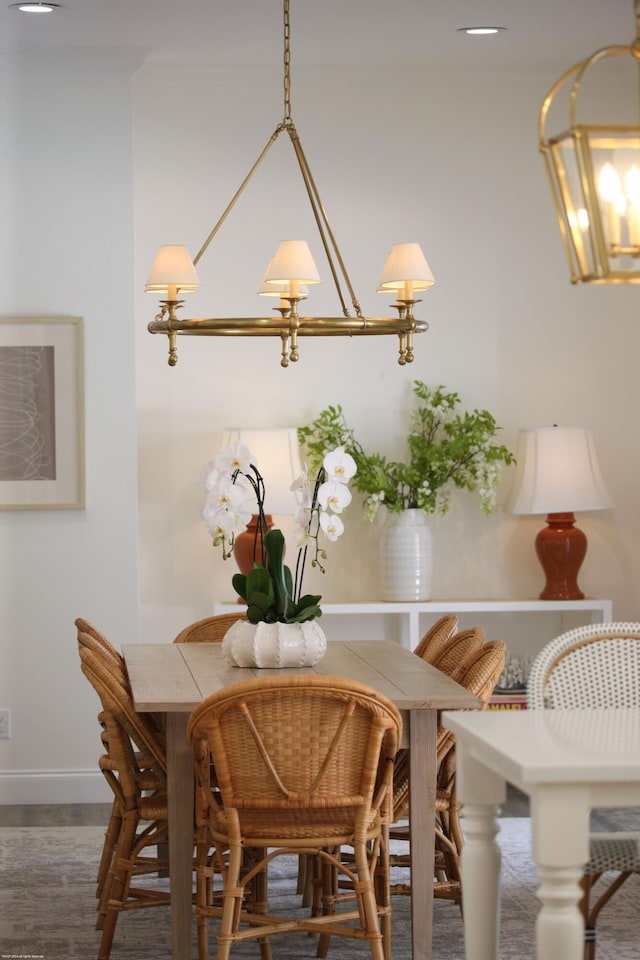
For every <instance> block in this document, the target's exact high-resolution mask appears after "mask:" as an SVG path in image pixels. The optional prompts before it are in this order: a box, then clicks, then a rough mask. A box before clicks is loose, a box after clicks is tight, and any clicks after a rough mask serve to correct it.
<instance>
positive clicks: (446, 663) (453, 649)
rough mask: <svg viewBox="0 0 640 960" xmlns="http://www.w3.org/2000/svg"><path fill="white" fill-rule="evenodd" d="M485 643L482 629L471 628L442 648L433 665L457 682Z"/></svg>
mask: <svg viewBox="0 0 640 960" xmlns="http://www.w3.org/2000/svg"><path fill="white" fill-rule="evenodd" d="M483 642H484V630H483V629H482V627H471V628H470V629H469V630H461V631H460V632H459V633H454V635H453V636H452V637H451V639H450V640H447V642H446V643H445V644H444V645H443V646H442V647H441V648H440V651H439V652H438V653H437V654H436V656H434V658H433V660H432V661H431V664H432V665H433V666H434V667H437V669H438V670H440V671H441V673H446V675H447V676H448V677H451V678H452V679H453V680H456V679H457V678H458V677H459V676H461V675H462V674H463V672H464V665H465V663H466V662H467V661H468V660H469V659H470V658H471V657H472V656H473V655H474V654H475V653H477V652H478V651H479V650H480V649H481V648H482V644H483Z"/></svg>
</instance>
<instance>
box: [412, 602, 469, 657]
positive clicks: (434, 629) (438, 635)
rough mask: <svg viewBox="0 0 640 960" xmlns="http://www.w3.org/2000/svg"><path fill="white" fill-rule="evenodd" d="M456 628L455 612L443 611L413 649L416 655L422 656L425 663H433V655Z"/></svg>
mask: <svg viewBox="0 0 640 960" xmlns="http://www.w3.org/2000/svg"><path fill="white" fill-rule="evenodd" d="M457 629H458V618H457V616H456V615H455V613H445V614H444V616H442V617H440V619H439V620H436V622H435V623H434V624H432V625H431V626H430V627H429V629H428V630H427V632H426V633H425V635H424V636H423V637H422V640H421V641H420V643H419V644H418V646H417V647H416V648H415V650H414V651H413V652H414V653H415V654H416V656H418V657H422V659H423V660H426V662H427V663H433V659H432V658H433V657H434V656H435V655H436V654H437V653H438V651H439V650H440V648H441V646H442V645H443V644H444V643H446V642H447V640H449V639H450V638H451V637H452V636H453V635H454V633H455V632H456V630H457Z"/></svg>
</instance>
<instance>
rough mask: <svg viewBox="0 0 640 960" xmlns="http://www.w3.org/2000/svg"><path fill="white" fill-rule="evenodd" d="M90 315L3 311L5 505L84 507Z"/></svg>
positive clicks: (1, 467)
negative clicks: (85, 326) (85, 348)
mask: <svg viewBox="0 0 640 960" xmlns="http://www.w3.org/2000/svg"><path fill="white" fill-rule="evenodd" d="M82 362H83V357H82V320H81V319H80V318H78V317H45V318H43V317H33V318H31V317H19V318H17V319H8V318H2V317H0V510H44V509H50V510H73V509H82V508H84V505H85V499H84V416H83V376H82Z"/></svg>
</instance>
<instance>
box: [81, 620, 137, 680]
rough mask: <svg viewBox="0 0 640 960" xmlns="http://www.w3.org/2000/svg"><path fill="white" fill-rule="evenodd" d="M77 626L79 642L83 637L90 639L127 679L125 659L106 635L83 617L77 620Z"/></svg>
mask: <svg viewBox="0 0 640 960" xmlns="http://www.w3.org/2000/svg"><path fill="white" fill-rule="evenodd" d="M75 626H76V627H77V629H78V641H79V640H80V636H81V635H85V636H87V637H90V638H91V639H92V640H94V641H95V643H96V644H97V646H98V647H99V648H100V652H101V653H102V654H103V656H104V657H105V658H106V659H107V660H109V661H110V662H111V663H113V664H114V666H116V667H117V669H118V672H119V673H120V674H121V675H122V676H123V677H126V667H125V663H124V657H123V656H122V654H121V653H120V652H119V651H118V650H116V648H115V647H114V646H113V644H112V643H110V642H109V641H108V640H107V638H106V637H105V635H104V634H103V633H100V631H99V630H98V628H97V627H94V626H93V624H92V623H89V621H88V620H84V619H83V618H82V617H78V618H77V620H76V621H75Z"/></svg>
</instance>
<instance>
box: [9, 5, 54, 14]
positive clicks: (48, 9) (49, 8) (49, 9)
mask: <svg viewBox="0 0 640 960" xmlns="http://www.w3.org/2000/svg"><path fill="white" fill-rule="evenodd" d="M9 6H10V7H11V8H12V9H14V10H19V11H20V13H54V12H55V11H56V10H58V9H59V8H60V7H61V6H62V4H60V3H11V4H9Z"/></svg>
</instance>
